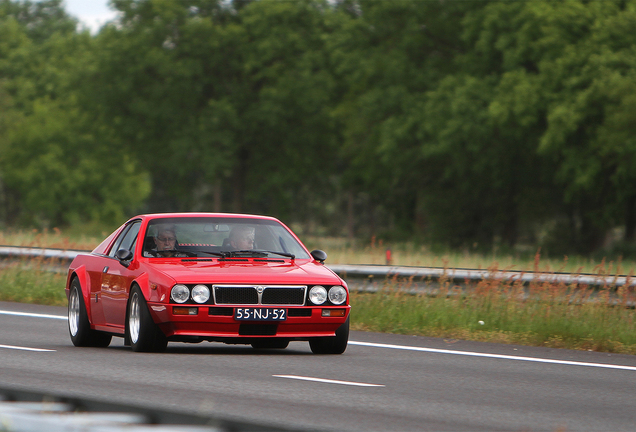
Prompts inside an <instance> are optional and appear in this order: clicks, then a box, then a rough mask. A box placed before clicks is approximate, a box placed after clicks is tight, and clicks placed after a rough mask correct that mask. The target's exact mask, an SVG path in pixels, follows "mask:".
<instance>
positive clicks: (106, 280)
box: [101, 221, 141, 328]
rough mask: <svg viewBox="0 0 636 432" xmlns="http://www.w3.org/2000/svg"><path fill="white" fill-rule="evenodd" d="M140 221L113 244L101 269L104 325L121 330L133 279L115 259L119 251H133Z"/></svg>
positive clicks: (127, 270) (129, 227)
mask: <svg viewBox="0 0 636 432" xmlns="http://www.w3.org/2000/svg"><path fill="white" fill-rule="evenodd" d="M140 227H141V221H133V222H131V223H130V224H129V226H127V227H126V228H125V229H124V230H123V231H122V234H121V235H120V236H119V238H118V239H117V241H115V243H114V244H113V247H112V248H111V250H110V252H109V253H108V256H109V258H110V259H108V260H106V261H107V262H106V264H107V265H105V266H104V268H103V269H102V283H101V299H102V308H103V310H104V319H105V322H106V325H108V326H111V327H120V328H123V326H124V321H125V319H126V304H127V302H128V291H129V288H130V286H129V281H130V280H131V278H133V277H134V275H133V274H132V272H131V271H130V270H129V269H128V267H126V266H124V265H123V264H122V263H121V262H119V260H118V259H117V258H116V257H115V254H116V253H117V251H118V250H120V249H127V250H129V251H134V250H135V245H136V244H137V236H138V234H139V228H140Z"/></svg>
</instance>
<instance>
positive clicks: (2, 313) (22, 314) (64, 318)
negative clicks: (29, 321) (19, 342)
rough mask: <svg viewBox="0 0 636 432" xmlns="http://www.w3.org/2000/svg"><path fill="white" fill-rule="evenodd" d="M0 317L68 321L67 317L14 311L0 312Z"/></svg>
mask: <svg viewBox="0 0 636 432" xmlns="http://www.w3.org/2000/svg"><path fill="white" fill-rule="evenodd" d="M0 315H14V316H25V317H31V318H48V319H59V320H65V321H66V320H68V317H67V316H62V315H47V314H36V313H27V312H13V311H3V310H0Z"/></svg>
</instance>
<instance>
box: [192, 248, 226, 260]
mask: <svg viewBox="0 0 636 432" xmlns="http://www.w3.org/2000/svg"><path fill="white" fill-rule="evenodd" d="M188 252H192V253H202V254H208V255H214V256H218V257H223V258H225V257H227V256H228V252H223V251H221V252H208V251H203V250H196V249H195V250H189V251H188Z"/></svg>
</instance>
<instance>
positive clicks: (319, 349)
mask: <svg viewBox="0 0 636 432" xmlns="http://www.w3.org/2000/svg"><path fill="white" fill-rule="evenodd" d="M347 343H349V317H347V320H346V321H345V322H344V324H342V325H341V326H340V327H338V330H336V335H335V336H327V337H319V338H313V339H310V340H309V347H310V348H311V352H313V353H314V354H342V353H343V352H345V350H346V349H347Z"/></svg>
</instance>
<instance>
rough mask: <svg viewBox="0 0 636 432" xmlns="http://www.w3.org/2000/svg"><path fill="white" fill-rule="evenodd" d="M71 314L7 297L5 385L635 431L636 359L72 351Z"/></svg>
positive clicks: (448, 345)
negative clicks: (69, 329) (13, 301)
mask: <svg viewBox="0 0 636 432" xmlns="http://www.w3.org/2000/svg"><path fill="white" fill-rule="evenodd" d="M16 312H19V313H26V315H16V314H15V313H16ZM42 315H45V316H42ZM65 315H66V309H65V308H59V307H47V306H38V305H27V304H19V303H5V302H0V387H14V388H21V389H26V390H41V391H48V392H52V393H62V394H65V395H72V396H79V397H90V398H92V399H103V400H104V401H109V402H116V403H129V404H134V405H141V406H151V407H159V408H166V409H170V410H173V411H174V410H183V411H187V412H191V413H203V414H212V415H215V416H222V417H224V418H234V419H241V420H248V421H259V422H262V423H265V424H268V425H284V426H287V427H290V426H293V427H297V428H299V429H303V428H313V429H320V430H364V431H368V430H377V431H385V430H406V431H416V430H417V431H419V430H424V431H481V430H485V431H633V430H635V429H636V356H627V355H610V354H603V353H593V352H578V351H568V350H557V349H547V348H532V347H521V346H513V345H498V344H488V343H475V342H465V341H454V340H453V341H451V340H443V339H436V338H425V337H411V336H400V335H385V334H377V333H364V332H352V333H351V338H350V345H349V347H348V349H347V351H346V352H345V353H344V354H343V355H340V356H317V355H313V354H311V351H310V350H309V346H308V344H307V343H306V342H292V343H291V344H290V346H289V348H287V349H286V350H283V351H277V350H272V351H256V350H253V349H251V348H250V347H247V346H231V345H223V344H211V343H206V342H204V343H202V344H197V345H187V344H177V343H170V344H169V345H168V350H167V352H166V353H163V354H143V353H133V352H131V351H130V350H129V349H128V348H125V347H123V345H122V340H121V339H119V338H115V339H113V343H112V344H111V346H110V347H109V348H105V349H103V348H75V347H74V346H73V345H72V344H71V341H70V339H69V336H68V330H67V324H66V320H65V319H64V317H65ZM60 317H61V318H62V319H60ZM25 348H29V349H38V351H34V350H25Z"/></svg>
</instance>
